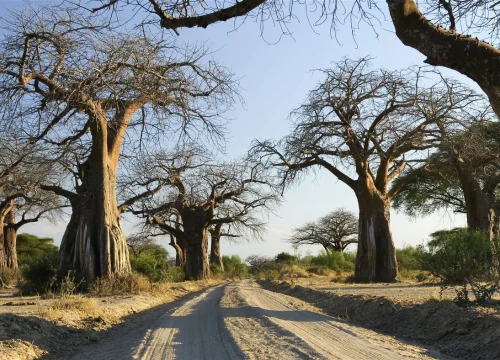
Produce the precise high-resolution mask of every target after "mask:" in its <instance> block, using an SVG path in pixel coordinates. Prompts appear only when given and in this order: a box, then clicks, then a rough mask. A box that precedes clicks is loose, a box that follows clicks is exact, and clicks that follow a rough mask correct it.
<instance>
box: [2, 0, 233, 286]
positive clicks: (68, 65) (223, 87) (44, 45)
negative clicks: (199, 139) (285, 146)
mask: <svg viewBox="0 0 500 360" xmlns="http://www.w3.org/2000/svg"><path fill="white" fill-rule="evenodd" d="M108 21H109V19H107V18H106V19H104V18H102V19H101V18H99V17H88V16H86V15H85V14H84V13H83V12H79V11H68V10H67V9H64V8H63V9H62V10H59V9H57V8H50V7H47V8H44V9H35V10H33V9H28V10H25V11H23V12H22V13H17V14H14V15H13V16H12V18H11V19H10V21H9V22H8V26H7V29H6V31H5V34H4V38H3V39H2V42H1V44H0V54H1V55H0V89H1V92H0V94H1V96H2V98H1V101H0V103H1V106H2V109H1V112H2V114H3V116H2V121H3V123H4V124H7V125H8V126H10V127H13V128H17V129H18V131H19V132H20V133H24V134H28V136H29V137H30V139H31V141H39V142H40V141H43V142H45V143H47V144H51V145H53V148H54V150H53V151H54V152H56V153H57V152H61V151H65V150H66V149H67V148H68V147H70V146H71V145H72V144H74V143H77V142H80V143H82V142H83V143H85V144H86V146H80V147H79V151H80V153H79V156H78V161H77V166H76V169H74V170H73V172H74V173H75V177H76V178H77V181H76V186H75V187H74V189H70V190H68V189H65V188H63V187H62V186H60V184H48V185H47V186H46V187H45V188H44V189H45V190H51V191H54V192H55V193H57V194H58V195H61V196H64V197H66V198H67V199H69V201H70V202H71V204H72V208H73V214H72V217H71V219H70V222H69V224H68V227H67V229H66V232H65V234H64V237H63V239H62V243H61V248H60V255H59V262H60V264H64V266H62V268H63V270H64V269H65V268H71V269H75V270H76V271H77V275H78V276H80V277H84V278H86V279H87V280H90V281H91V280H93V279H94V278H95V277H97V276H106V275H109V274H113V273H123V272H128V271H130V262H129V256H128V248H127V244H126V241H125V237H124V235H123V231H122V227H121V224H120V213H119V211H118V207H117V200H116V189H115V188H116V178H117V166H118V162H119V159H120V155H121V153H122V151H123V144H124V141H125V139H126V136H127V135H129V136H128V138H127V139H128V140H129V142H128V143H129V144H130V147H131V148H133V150H134V151H135V152H137V149H138V146H139V145H140V144H141V143H142V141H143V140H144V136H145V134H151V132H152V131H153V129H154V130H157V131H166V130H168V131H174V130H175V126H178V127H179V128H181V129H182V130H185V131H188V130H189V129H191V130H193V129H196V127H197V126H198V127H199V125H200V124H202V126H205V127H206V128H207V129H209V130H211V131H215V132H217V131H218V130H217V128H216V126H215V125H216V124H215V123H216V122H215V119H216V117H217V116H219V115H220V114H221V113H223V112H224V111H225V110H227V109H228V107H229V106H230V105H231V104H232V103H233V100H234V98H233V95H234V91H233V85H234V83H233V82H232V80H231V76H232V75H231V74H230V73H229V72H228V71H227V70H226V69H225V68H223V67H221V66H220V65H218V64H217V63H216V62H214V61H212V60H211V59H210V58H209V57H208V55H207V51H206V50H204V49H203V48H197V47H189V46H186V47H180V46H178V45H177V44H176V43H175V42H173V41H166V40H164V39H162V38H159V37H155V36H148V35H145V33H143V32H140V33H138V34H135V33H134V31H132V30H129V31H127V32H122V33H120V32H117V31H116V30H113V29H112V27H110V26H109V22H108ZM131 127H132V128H136V127H137V128H140V129H141V131H140V134H137V133H132V132H131V131H128V130H129V129H130V128H131ZM133 144H139V145H133Z"/></svg>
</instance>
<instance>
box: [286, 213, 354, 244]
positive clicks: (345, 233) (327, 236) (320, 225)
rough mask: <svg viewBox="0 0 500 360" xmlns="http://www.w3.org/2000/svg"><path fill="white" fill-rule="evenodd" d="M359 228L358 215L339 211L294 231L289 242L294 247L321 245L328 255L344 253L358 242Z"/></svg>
mask: <svg viewBox="0 0 500 360" xmlns="http://www.w3.org/2000/svg"><path fill="white" fill-rule="evenodd" d="M358 226H359V221H358V218H357V217H356V215H354V214H353V213H352V212H350V211H347V210H345V209H337V210H335V211H332V212H330V213H328V214H327V215H325V216H322V217H321V218H319V219H318V220H317V221H312V222H309V223H306V224H304V225H302V226H300V227H297V228H295V229H293V233H292V235H291V236H290V237H289V238H288V241H289V242H290V243H291V244H292V245H321V246H323V248H324V249H325V251H326V253H329V252H330V251H333V252H343V251H344V250H345V249H346V247H347V246H349V245H350V244H356V243H357V242H358V241H357V235H358Z"/></svg>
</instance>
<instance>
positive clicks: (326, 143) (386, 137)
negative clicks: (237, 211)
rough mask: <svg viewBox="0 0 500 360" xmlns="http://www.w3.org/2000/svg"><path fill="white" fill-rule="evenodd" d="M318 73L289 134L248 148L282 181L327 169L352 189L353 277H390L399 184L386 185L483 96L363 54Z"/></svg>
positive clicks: (420, 157)
mask: <svg viewBox="0 0 500 360" xmlns="http://www.w3.org/2000/svg"><path fill="white" fill-rule="evenodd" d="M321 72H322V73H323V74H324V79H323V80H322V81H321V82H320V83H319V85H318V86H317V87H316V88H315V89H313V90H312V91H311V92H310V93H309V96H308V97H307V99H306V101H305V102H304V104H303V105H302V106H300V107H299V108H298V109H297V110H295V111H294V112H293V113H292V117H293V118H294V119H295V126H294V129H293V131H292V132H291V134H290V135H288V136H286V137H285V138H284V139H282V140H280V141H278V142H273V141H256V142H255V144H254V147H253V150H252V154H253V156H255V157H257V158H259V159H260V161H262V162H264V163H265V164H268V165H269V166H274V167H276V168H277V169H278V170H279V172H280V176H281V178H282V179H283V182H282V184H283V186H286V185H287V184H288V183H290V182H293V181H294V180H296V179H297V177H298V176H299V175H300V174H301V173H303V172H304V170H308V169H313V168H324V169H325V170H327V171H329V172H330V173H331V174H333V175H334V176H335V177H336V178H337V179H338V180H340V181H342V182H343V183H344V184H346V185H347V186H348V187H349V188H351V189H352V191H353V192H354V194H355V195H356V198H357V200H358V205H359V221H360V223H359V224H360V226H359V243H358V252H357V259H356V272H355V276H356V280H357V281H362V282H366V281H375V280H378V281H394V280H395V278H396V276H397V263H396V256H395V249H394V244H393V240H392V235H391V231H390V225H389V224H390V220H389V218H390V215H389V213H390V204H391V201H392V199H393V198H394V196H396V195H397V193H398V192H399V191H400V190H401V188H402V187H403V185H404V182H398V183H397V185H394V186H392V187H391V188H389V185H390V184H391V182H393V180H395V179H397V178H398V176H399V175H400V174H401V172H402V171H403V170H404V169H405V168H406V167H407V166H412V165H413V164H419V163H421V162H425V161H427V158H428V155H427V151H428V150H429V149H432V148H434V147H435V146H437V145H439V144H440V142H441V140H442V133H443V132H445V131H447V130H446V129H447V128H450V127H453V126H454V123H455V119H457V118H460V117H462V116H465V114H466V113H468V112H474V111H475V110H476V106H475V103H476V101H479V100H480V99H481V97H480V96H478V95H475V94H474V93H473V91H472V90H469V89H467V88H465V87H463V86H462V85H461V84H459V83H457V82H453V81H451V80H446V79H442V78H441V77H439V76H438V77H437V79H436V77H435V78H434V81H432V82H431V78H430V77H429V78H427V79H425V78H426V74H425V72H423V71H422V70H421V69H410V70H404V71H393V72H390V71H386V70H372V69H371V68H370V64H369V61H368V60H367V59H360V60H356V61H354V60H347V59H346V60H344V61H340V62H337V63H335V64H334V65H333V69H332V70H329V69H327V70H322V71H321ZM427 75H428V74H427ZM351 174H352V175H355V176H357V177H356V178H355V177H353V176H352V175H351Z"/></svg>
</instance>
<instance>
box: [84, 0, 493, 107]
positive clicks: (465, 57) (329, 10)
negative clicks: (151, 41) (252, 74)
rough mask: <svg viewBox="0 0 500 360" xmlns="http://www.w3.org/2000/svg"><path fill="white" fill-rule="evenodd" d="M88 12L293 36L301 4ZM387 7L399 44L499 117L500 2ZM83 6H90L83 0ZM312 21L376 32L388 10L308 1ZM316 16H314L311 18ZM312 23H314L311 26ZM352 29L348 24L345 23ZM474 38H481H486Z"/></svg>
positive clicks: (100, 5) (406, 1) (119, 3)
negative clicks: (446, 71)
mask: <svg viewBox="0 0 500 360" xmlns="http://www.w3.org/2000/svg"><path fill="white" fill-rule="evenodd" d="M90 3H92V5H91V6H90V8H89V10H90V11H92V12H94V13H99V12H101V11H106V10H109V9H114V10H117V9H119V8H120V7H134V8H136V9H145V10H146V11H147V14H149V15H151V14H153V16H156V19H157V23H158V24H159V26H160V27H161V28H163V29H167V30H173V31H174V32H176V33H177V34H178V33H179V32H178V30H179V29H181V28H185V27H187V28H193V27H202V28H206V27H208V26H210V25H212V24H215V23H217V22H223V21H227V20H231V19H235V18H238V17H241V18H242V19H243V20H242V21H244V19H245V18H247V17H250V18H252V19H253V20H255V22H257V23H259V24H260V26H261V28H262V27H263V26H264V24H265V22H266V21H269V22H272V23H273V24H278V25H279V26H280V28H281V29H282V31H283V32H284V33H289V31H288V27H287V25H288V23H289V22H291V21H293V19H295V18H296V15H297V8H298V7H299V6H294V5H304V4H306V3H305V2H301V1H293V0H292V1H290V2H284V1H276V0H242V1H238V0H235V1H234V2H231V1H230V2H218V1H209V2H203V3H197V2H184V3H182V4H180V3H179V2H177V1H173V0H167V1H157V0H95V1H91V2H90ZM386 3H387V9H388V12H389V15H390V17H391V20H392V23H393V25H394V28H395V32H396V35H397V36H398V38H399V40H400V41H401V42H402V43H403V44H404V45H406V46H409V47H412V48H413V49H415V50H417V51H419V52H420V53H422V54H423V55H424V56H426V60H425V62H426V63H427V64H430V65H433V66H444V67H447V68H450V69H453V70H456V71H458V72H460V73H461V74H463V75H465V76H467V77H469V78H471V79H472V80H473V81H475V82H476V83H477V84H478V85H479V86H480V87H481V89H482V90H483V91H484V92H485V93H486V94H487V95H488V98H489V100H490V103H491V105H492V107H493V110H494V111H495V113H496V114H497V116H500V90H499V87H500V70H498V69H500V56H499V55H500V49H498V47H497V46H494V45H491V44H489V43H488V42H486V41H485V40H484V36H488V37H490V38H491V39H493V40H497V39H498V34H499V29H500V26H499V25H500V20H499V17H498V11H499V8H500V3H499V2H498V1H496V0H481V1H476V0H437V1H431V0H426V1H420V2H418V5H417V2H415V1H414V0H386ZM82 4H85V5H88V4H89V2H88V1H85V2H82ZM307 4H308V6H307V7H305V11H306V12H307V13H308V19H311V18H312V16H314V14H316V16H317V21H315V22H313V24H314V25H321V24H324V23H325V22H326V21H328V20H330V21H331V29H332V32H336V31H337V29H338V28H339V25H342V24H343V23H344V21H345V20H347V19H348V21H347V22H348V23H349V24H350V26H351V27H352V28H353V29H355V28H357V27H358V26H359V25H360V24H366V25H368V26H370V27H372V28H373V29H374V30H375V31H376V29H377V27H378V26H379V24H380V22H381V20H382V19H383V18H384V10H385V9H383V8H382V7H381V5H380V4H379V3H378V2H377V1H374V0H364V1H354V2H347V1H345V0H328V1H326V0H323V1H321V0H318V1H316V0H315V1H313V2H312V4H310V3H307ZM311 13H312V14H311ZM310 23H311V22H310ZM347 26H348V25H347ZM475 36H479V37H483V40H481V39H478V38H477V37H475Z"/></svg>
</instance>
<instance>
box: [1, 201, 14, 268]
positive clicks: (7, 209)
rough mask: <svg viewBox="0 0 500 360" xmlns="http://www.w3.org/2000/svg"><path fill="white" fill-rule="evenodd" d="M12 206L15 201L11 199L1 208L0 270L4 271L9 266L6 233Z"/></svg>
mask: <svg viewBox="0 0 500 360" xmlns="http://www.w3.org/2000/svg"><path fill="white" fill-rule="evenodd" d="M12 207H13V203H12V201H10V202H7V203H6V204H5V206H4V207H2V208H1V209H0V271H3V270H5V269H7V268H8V266H7V264H8V261H7V258H8V250H7V244H6V238H5V235H7V234H8V231H6V228H7V220H8V219H9V216H10V215H9V214H10V213H11V211H12ZM16 266H17V265H16Z"/></svg>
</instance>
